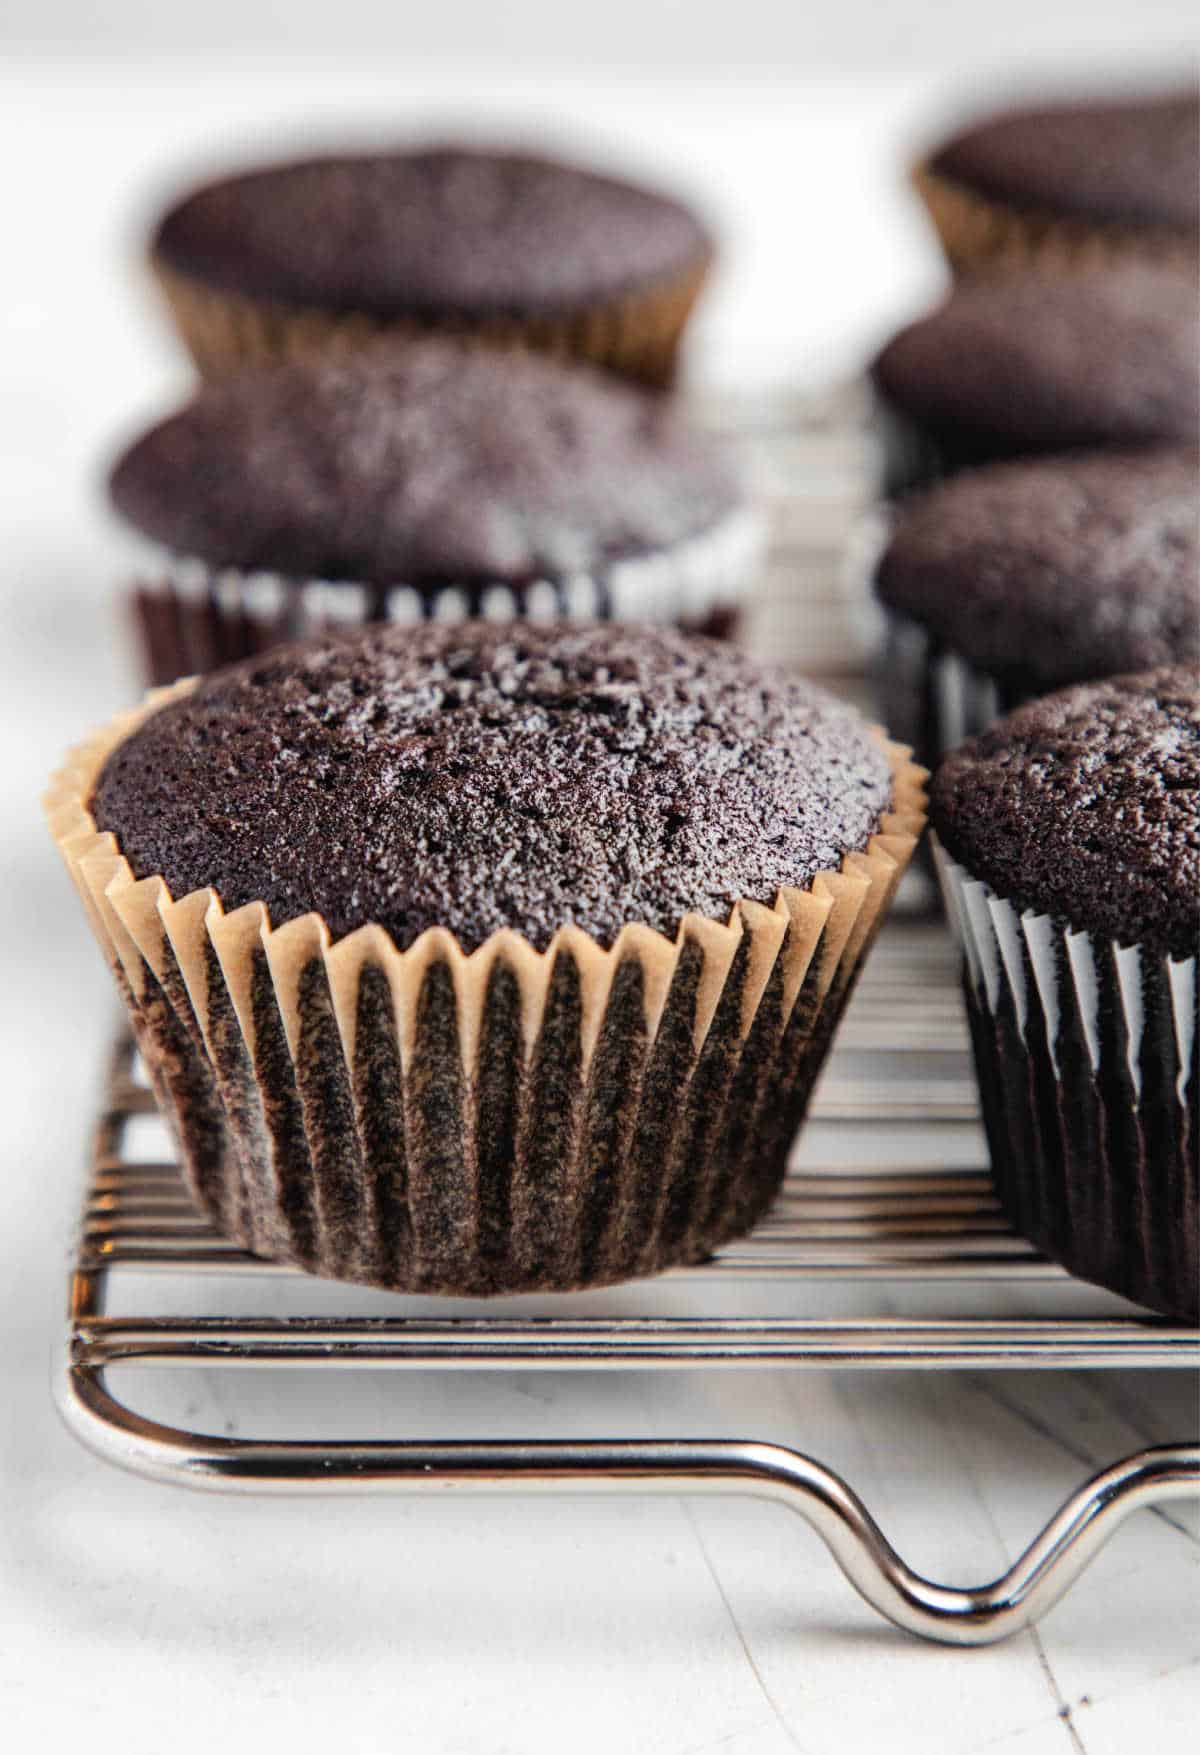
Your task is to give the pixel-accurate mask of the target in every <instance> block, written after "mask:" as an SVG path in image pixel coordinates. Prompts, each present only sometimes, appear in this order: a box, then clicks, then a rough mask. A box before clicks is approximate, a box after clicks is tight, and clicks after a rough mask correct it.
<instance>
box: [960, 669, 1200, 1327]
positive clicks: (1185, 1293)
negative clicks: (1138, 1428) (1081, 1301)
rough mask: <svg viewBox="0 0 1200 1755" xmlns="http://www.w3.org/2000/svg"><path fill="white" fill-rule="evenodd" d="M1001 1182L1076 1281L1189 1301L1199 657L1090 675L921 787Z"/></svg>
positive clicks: (1022, 1226) (1157, 1303) (1198, 1257)
mask: <svg viewBox="0 0 1200 1755" xmlns="http://www.w3.org/2000/svg"><path fill="white" fill-rule="evenodd" d="M931 814H932V821H933V825H934V828H935V830H936V833H937V841H936V842H935V853H936V856H937V860H938V865H939V870H940V874H941V877H942V883H943V888H944V891H945V895H946V903H947V913H948V914H949V917H950V920H951V923H952V925H953V926H954V929H955V931H956V933H957V934H958V936H959V938H960V940H961V942H962V945H963V948H964V952H965V971H964V988H965V993H966V1001H967V1010H968V1015H969V1018H970V1023H971V1036H972V1042H973V1044H974V1049H975V1061H976V1067H977V1070H978V1075H979V1089H980V1096H981V1098H982V1104H983V1119H984V1125H985V1128H986V1130H987V1136H988V1144H989V1147H990V1151H991V1161H992V1169H993V1173H994V1175H995V1179H996V1186H997V1190H998V1192H999V1194H1000V1198H1001V1201H1002V1202H1003V1204H1004V1208H1005V1211H1006V1212H1007V1214H1008V1216H1009V1218H1010V1220H1011V1221H1012V1223H1013V1224H1014V1225H1015V1226H1016V1228H1017V1229H1018V1230H1019V1231H1021V1232H1022V1233H1023V1234H1024V1235H1025V1236H1027V1237H1029V1238H1031V1239H1032V1240H1033V1242H1035V1243H1036V1244H1037V1246H1038V1248H1039V1249H1042V1250H1044V1251H1045V1253H1046V1254H1047V1255H1049V1256H1051V1257H1053V1258H1054V1259H1055V1260H1056V1261H1060V1262H1062V1263H1063V1264H1064V1265H1065V1266H1066V1267H1067V1268H1069V1269H1070V1271H1071V1272H1072V1273H1075V1274H1080V1275H1082V1276H1083V1278H1085V1279H1089V1280H1095V1281H1096V1282H1098V1283H1099V1284H1100V1285H1103V1286H1107V1287H1108V1288H1109V1289H1110V1290H1112V1291H1115V1292H1121V1293H1123V1294H1124V1295H1125V1296H1126V1297H1127V1298H1133V1299H1136V1300H1137V1302H1138V1303H1140V1304H1148V1305H1150V1306H1151V1307H1152V1308H1154V1309H1156V1310H1162V1311H1165V1312H1167V1313H1169V1314H1171V1315H1173V1316H1177V1317H1182V1318H1184V1319H1185V1320H1189V1321H1195V1320H1196V1317H1197V1315H1198V1313H1200V1191H1198V1188H1197V1179H1198V1175H1200V1152H1198V1150H1197V1147H1198V1145H1200V1027H1198V1022H1197V985H1196V959H1197V953H1198V951H1200V664H1197V663H1192V664H1190V665H1186V666H1178V667H1174V668H1167V669H1161V670H1156V671H1151V672H1149V673H1146V674H1143V675H1140V676H1135V677H1122V678H1119V679H1113V680H1110V681H1107V682H1100V683H1092V684H1083V685H1081V686H1079V687H1077V688H1073V689H1068V690H1066V691H1064V692H1063V693H1061V694H1055V695H1052V696H1049V697H1048V698H1047V699H1044V700H1040V701H1035V702H1032V703H1030V704H1028V705H1027V706H1025V707H1022V708H1021V709H1020V710H1019V711H1018V712H1016V713H1014V714H1013V715H1012V716H1011V718H1008V719H1005V720H1002V721H1000V722H999V723H998V724H996V725H995V726H993V727H992V729H991V730H989V731H987V732H985V733H983V735H982V736H980V737H978V738H976V739H974V740H973V741H972V742H970V743H968V744H967V745H966V746H965V747H964V748H963V749H961V750H959V751H957V752H956V753H955V754H954V755H952V756H951V757H950V758H949V759H948V761H946V763H945V764H944V765H943V767H942V768H941V769H940V771H939V772H938V775H937V777H936V780H935V783H934V787H933V794H932V813H931Z"/></svg>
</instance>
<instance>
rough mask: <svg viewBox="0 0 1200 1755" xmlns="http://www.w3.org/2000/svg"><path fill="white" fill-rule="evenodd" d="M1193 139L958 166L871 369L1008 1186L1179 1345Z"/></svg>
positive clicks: (1111, 136)
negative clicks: (941, 257)
mask: <svg viewBox="0 0 1200 1755" xmlns="http://www.w3.org/2000/svg"><path fill="white" fill-rule="evenodd" d="M1198 117H1200V108H1198V104H1197V99H1196V96H1195V95H1194V94H1174V95H1172V96H1170V97H1168V98H1165V99H1162V100H1157V101H1155V100H1141V101H1138V102H1136V103H1123V104H1107V103H1106V104H1099V103H1092V104H1073V105H1070V106H1065V107H1062V108H1058V109H1043V110H1039V111H1022V112H1019V113H1014V114H1011V115H1007V116H1003V117H999V118H995V119H993V120H991V121H988V122H985V123H983V124H981V125H979V126H978V127H974V128H970V129H967V130H966V131H965V132H963V133H962V134H960V135H959V136H958V137H956V138H955V139H954V140H953V141H951V142H949V143H948V144H947V145H946V146H945V147H943V148H942V149H941V150H940V151H938V152H937V153H935V154H934V155H933V156H932V157H931V159H930V160H929V162H928V163H927V164H926V165H925V166H924V167H922V169H921V171H920V172H919V173H918V178H917V183H918V188H919V190H920V192H921V194H922V195H923V197H924V199H925V201H926V204H927V206H928V207H929V210H930V212H931V214H932V217H933V219H934V222H935V225H936V227H937V230H938V233H939V236H940V239H941V242H942V245H943V248H944V250H945V252H946V255H947V258H948V260H949V262H950V265H951V267H952V268H953V269H954V271H955V272H956V273H957V274H958V275H960V276H961V277H962V278H960V279H959V280H958V281H957V283H956V284H955V286H954V288H953V290H952V291H951V292H950V294H949V296H948V298H947V299H946V301H945V302H944V304H943V305H942V306H941V307H940V309H938V310H937V311H935V312H933V313H932V314H931V315H929V316H927V317H925V318H923V319H921V320H920V321H918V322H916V323H914V324H912V325H910V326H909V327H908V328H906V329H904V330H902V331H901V332H900V333H899V334H898V335H897V336H896V337H895V338H894V339H893V340H892V341H891V342H890V343H889V344H888V346H887V347H885V348H884V350H883V351H882V353H881V354H880V355H879V356H878V358H877V359H876V360H875V362H874V365H873V367H872V378H873V381H874V385H875V389H876V392H877V395H878V397H879V400H880V406H881V412H882V418H883V423H884V433H885V439H886V443H887V447H888V454H889V459H890V462H889V471H888V476H889V486H890V490H891V492H892V494H893V496H894V503H893V507H892V511H891V534H890V540H889V542H888V544H887V547H886V549H885V551H884V553H883V555H882V559H881V560H880V562H879V565H878V568H877V574H876V587H877V593H878V596H879V599H880V601H881V603H882V605H883V606H884V609H885V612H886V614H887V618H888V626H889V633H888V638H887V646H886V651H885V654H884V658H883V664H882V675H883V679H884V692H885V696H886V699H887V701H888V705H889V712H890V715H891V720H890V722H891V723H892V724H893V725H894V726H896V728H897V729H898V730H900V731H901V732H902V733H903V734H904V735H907V736H909V737H910V738H911V739H912V741H913V743H914V744H915V745H916V746H917V748H918V750H919V751H921V752H924V753H925V755H926V756H927V758H928V759H929V760H930V761H931V762H933V763H936V762H938V761H939V759H940V760H941V766H940V768H939V769H938V772H937V775H936V777H935V782H934V787H933V795H932V822H933V826H934V829H935V831H936V834H935V836H934V852H935V856H936V860H937V866H938V875H939V878H940V880H941V885H942V890H943V894H944V898H945V904H946V911H947V915H948V917H949V921H950V924H951V927H952V929H953V930H954V931H955V933H956V935H957V936H958V938H959V940H960V942H961V944H962V947H963V952H964V988H965V994H966V1002H967V1009H968V1014H969V1018H970V1025H971V1037H972V1042H973V1046H974V1050H975V1056H976V1062H977V1067H978V1072H979V1084H980V1093H981V1098H982V1105H983V1116H984V1123H985V1127H986V1131H987V1136H988V1141H989V1146H990V1149H991V1155H992V1163H993V1168H994V1172H995V1176H996V1182H997V1188H998V1191H999V1193H1000V1196H1001V1200H1002V1202H1003V1204H1004V1207H1005V1209H1006V1211H1007V1213H1008V1215H1009V1217H1010V1218H1011V1220H1012V1222H1013V1224H1014V1225H1015V1226H1016V1227H1017V1228H1018V1229H1019V1230H1021V1231H1022V1232H1023V1233H1024V1234H1025V1235H1026V1236H1028V1237H1030V1238H1031V1239H1033V1241H1035V1242H1036V1243H1037V1244H1038V1245H1039V1247H1041V1248H1042V1249H1043V1250H1045V1251H1046V1253H1047V1254H1049V1255H1051V1256H1053V1257H1054V1258H1055V1259H1057V1260H1058V1261H1060V1262H1062V1263H1064V1264H1065V1265H1066V1266H1067V1267H1068V1268H1070V1269H1071V1270H1072V1271H1073V1272H1075V1273H1078V1274H1080V1275H1082V1276H1084V1277H1085V1278H1088V1279H1091V1280H1095V1281H1097V1282H1098V1283H1100V1284H1102V1285H1105V1286H1107V1287H1109V1288H1111V1289H1112V1290H1114V1291H1118V1292H1121V1293H1123V1294H1124V1295H1126V1296H1127V1297H1130V1298H1133V1299H1136V1300H1137V1301H1139V1302H1141V1303H1144V1304H1147V1305H1150V1306H1151V1307H1153V1308H1155V1309H1158V1310H1161V1311H1166V1312H1169V1313H1172V1314H1175V1315H1181V1316H1184V1317H1186V1318H1188V1319H1189V1320H1195V1319H1196V1317H1197V1315H1198V1314H1200V1249H1198V1234H1200V1195H1198V1189H1197V1163H1198V1154H1200V1112H1198V1108H1197V1105H1198V1102H1200V1061H1198V1053H1200V1048H1198V1043H1200V1029H1198V1027H1197V998H1198V990H1197V979H1196V964H1197V953H1198V951H1200V481H1198V470H1200V451H1198V450H1197V446H1198V444H1200V385H1198V379H1197V357H1198V352H1200V311H1198V282H1197V273H1196V266H1197V265H1196V241H1197V200H1198V192H1200V128H1198ZM999 270H1003V272H997V271H999ZM1002 714H1007V715H1008V717H1000V715H1002ZM964 739H967V740H968V741H966V742H963V740H964Z"/></svg>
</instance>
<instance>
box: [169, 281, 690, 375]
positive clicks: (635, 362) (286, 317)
mask: <svg viewBox="0 0 1200 1755" xmlns="http://www.w3.org/2000/svg"><path fill="white" fill-rule="evenodd" d="M711 266H712V259H711V257H710V256H705V257H703V258H700V259H698V260H697V261H696V262H694V263H692V264H691V265H689V266H688V267H685V268H684V269H682V270H681V271H680V272H679V273H678V274H677V275H673V276H671V277H669V278H666V279H663V280H660V281H657V282H655V283H653V284H650V285H647V286H645V287H640V288H637V289H635V290H633V291H631V292H629V293H626V294H624V295H621V296H618V297H614V298H609V299H606V300H601V301H598V302H597V303H595V304H594V305H581V306H579V307H577V308H576V309H573V310H566V311H562V312H552V313H547V314H546V315H544V316H541V315H520V314H515V313H514V314H511V315H503V316H496V317H478V318H466V317H463V318H455V317H454V316H452V315H447V316H445V317H436V316H435V317H430V318H428V319H423V318H416V317H411V316H410V317H403V316H398V317H377V316H372V315H369V314H368V313H366V312H361V311H347V312H335V311H327V310H321V309H318V308H316V307H304V306H299V305H289V304H286V303H284V302H282V301H278V300H272V299H265V298H257V297H254V296H251V295H250V294H246V293H237V292H233V291H230V290H228V289H226V288H223V287H216V286H210V285H208V284H207V283H206V282H204V281H202V280H199V279H197V278H195V277H194V276H192V275H190V274H185V273H182V272H180V271H179V270H178V269H175V268H172V267H170V266H168V264H167V263H166V262H164V261H163V260H162V259H161V258H160V257H158V256H154V255H152V256H151V258H150V269H151V272H152V274H153V276H154V278H155V279H156V280H157V282H158V284H159V286H160V287H161V289H162V292H163V294H164V296H165V298H166V302H167V305H168V308H169V310H170V313H171V317H172V319H173V321H174V324H175V327H176V329H177V331H178V333H179V335H180V337H181V339H182V340H183V343H184V345H185V347H186V348H187V350H188V352H189V353H190V354H191V356H192V359H193V361H194V363H195V365H196V369H197V370H198V371H199V373H200V375H201V377H204V378H220V377H224V376H226V375H227V374H228V373H230V372H235V371H241V370H243V369H244V368H245V367H246V366H248V365H255V364H266V363H269V362H271V361H278V360H285V359H308V358H312V357H315V356H321V355H337V354H339V353H346V352H351V351H356V350H357V349H358V348H361V347H363V346H365V345H367V344H369V343H370V342H372V341H374V340H376V339H377V338H379V337H380V336H395V337H397V338H403V337H410V338H411V337H417V336H421V335H427V334H430V333H431V332H436V333H439V334H449V335H454V336H456V337H458V338H460V339H462V340H468V341H478V342H480V343H481V344H482V345H484V346H491V347H525V348H531V349H533V350H534V351H535V352H540V353H549V354H553V355H555V356H557V357H559V358H564V359H582V360H587V361H590V362H591V363H592V364H593V365H597V366H600V367H602V368H604V369H606V370H608V371H612V372H616V373H618V374H619V375H620V376H622V377H628V378H633V379H635V380H636V381H638V382H641V383H646V384H650V385H652V386H656V387H665V386H667V385H669V384H670V383H671V381H672V379H673V377H674V373H675V364H676V356H677V354H678V350H679V343H680V339H681V337H682V335H683V331H684V329H685V328H686V326H687V322H688V318H689V317H690V315H691V312H692V307H693V305H694V304H695V302H696V300H697V298H698V297H699V295H700V292H701V289H702V288H703V286H704V283H705V281H706V280H707V278H708V274H709V271H710V269H711Z"/></svg>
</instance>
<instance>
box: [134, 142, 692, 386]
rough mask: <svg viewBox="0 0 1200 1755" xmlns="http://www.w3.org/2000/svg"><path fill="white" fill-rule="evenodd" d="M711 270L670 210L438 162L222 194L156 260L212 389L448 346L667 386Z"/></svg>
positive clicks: (498, 161) (195, 212)
mask: <svg viewBox="0 0 1200 1755" xmlns="http://www.w3.org/2000/svg"><path fill="white" fill-rule="evenodd" d="M712 255H713V245H712V240H711V238H710V237H709V235H708V233H707V231H706V230H705V228H704V226H703V225H702V224H701V222H700V221H699V220H698V219H697V217H696V216H695V214H694V213H692V211H691V210H690V209H689V208H687V207H685V206H684V205H683V204H682V203H680V202H678V201H675V200H672V199H670V198H669V197H667V196H665V195H661V194H658V193H656V192H654V191H652V190H648V189H643V188H639V187H637V186H635V185H634V184H631V183H626V182H621V181H618V180H617V179H615V178H613V177H607V176H601V175H599V174H597V173H596V172H594V171H589V170H585V169H583V168H581V167H578V166H574V165H568V164H561V163H558V162H556V161H553V160H550V159H545V158H538V157H534V156H531V155H530V154H527V153H517V152H507V151H489V150H483V149H480V148H476V147H468V146H438V147H429V148H421V149H414V150H410V151H397V152H386V153H370V154H360V155H357V156H340V157H325V158H313V159H306V160H302V161H296V162H292V163H285V164H277V165H272V166H267V167H263V168H260V169H256V170H248V171H246V172H244V173H243V174H241V175H239V176H232V177H226V178H223V179H222V180H221V181H219V182H215V183H212V184H209V185H207V186H206V187H204V188H201V189H198V190H196V191H195V193H193V194H191V195H189V196H188V197H187V198H186V199H184V200H182V201H180V202H179V203H178V204H177V205H176V206H174V207H172V208H171V210H170V211H169V212H168V213H167V214H166V216H165V217H164V218H163V220H162V222H161V223H160V225H159V227H158V230H157V232H156V233H155V236H154V240H153V245H152V252H151V259H152V262H153V266H154V269H155V271H156V273H157V275H158V277H159V279H160V281H161V282H162V285H163V287H164V290H165V292H166V294H167V297H168V300H169V302H170V308H171V310H172V312H173V314H174V317H175V320H176V323H177V325H178V328H179V331H180V333H181V335H182V337H183V339H184V341H185V342H186V344H187V346H188V348H189V349H190V351H191V353H192V356H193V358H194V359H195V361H196V364H197V366H198V367H199V369H200V371H201V372H202V373H203V374H204V375H205V376H220V375H222V374H224V373H226V372H229V371H232V370H236V369H239V368H241V367H243V366H245V365H246V364H247V363H260V362H262V361H264V360H270V359H279V358H289V359H291V358H296V357H298V356H302V355H310V354H314V353H321V354H327V353H329V352H330V351H336V352H342V351H345V350H348V349H352V348H355V347H357V346H359V345H361V343H362V342H363V340H364V339H367V338H369V337H371V336H373V335H376V334H378V333H379V332H380V331H388V332H395V333H400V334H404V335H414V334H419V333H421V332H423V331H426V330H430V329H434V330H443V331H450V332H452V333H453V334H455V335H461V336H469V337H474V338H475V339H477V340H479V341H483V342H487V343H489V344H494V345H497V346H502V347H531V348H537V349H539V350H542V351H546V352H550V353H556V354H562V355H571V356H574V357H577V358H579V359H584V360H588V361H590V362H591V363H592V364H594V365H598V366H604V367H606V368H608V369H610V370H612V371H616V372H619V373H621V374H623V375H625V376H628V377H632V378H636V379H639V380H642V381H644V382H647V383H650V384H654V385H663V384H666V383H669V382H670V380H671V378H672V376H673V374H674V370H675V361H676V354H677V351H678V347H679V341H680V338H681V336H682V334H683V330H684V327H685V325H686V323H687V319H688V317H689V315H690V313H691V309H692V305H693V304H694V302H695V300H696V297H697V294H698V293H699V291H700V288H701V286H702V284H703V282H704V279H705V276H706V275H707V273H708V269H709V265H710V263H711V260H712Z"/></svg>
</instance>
